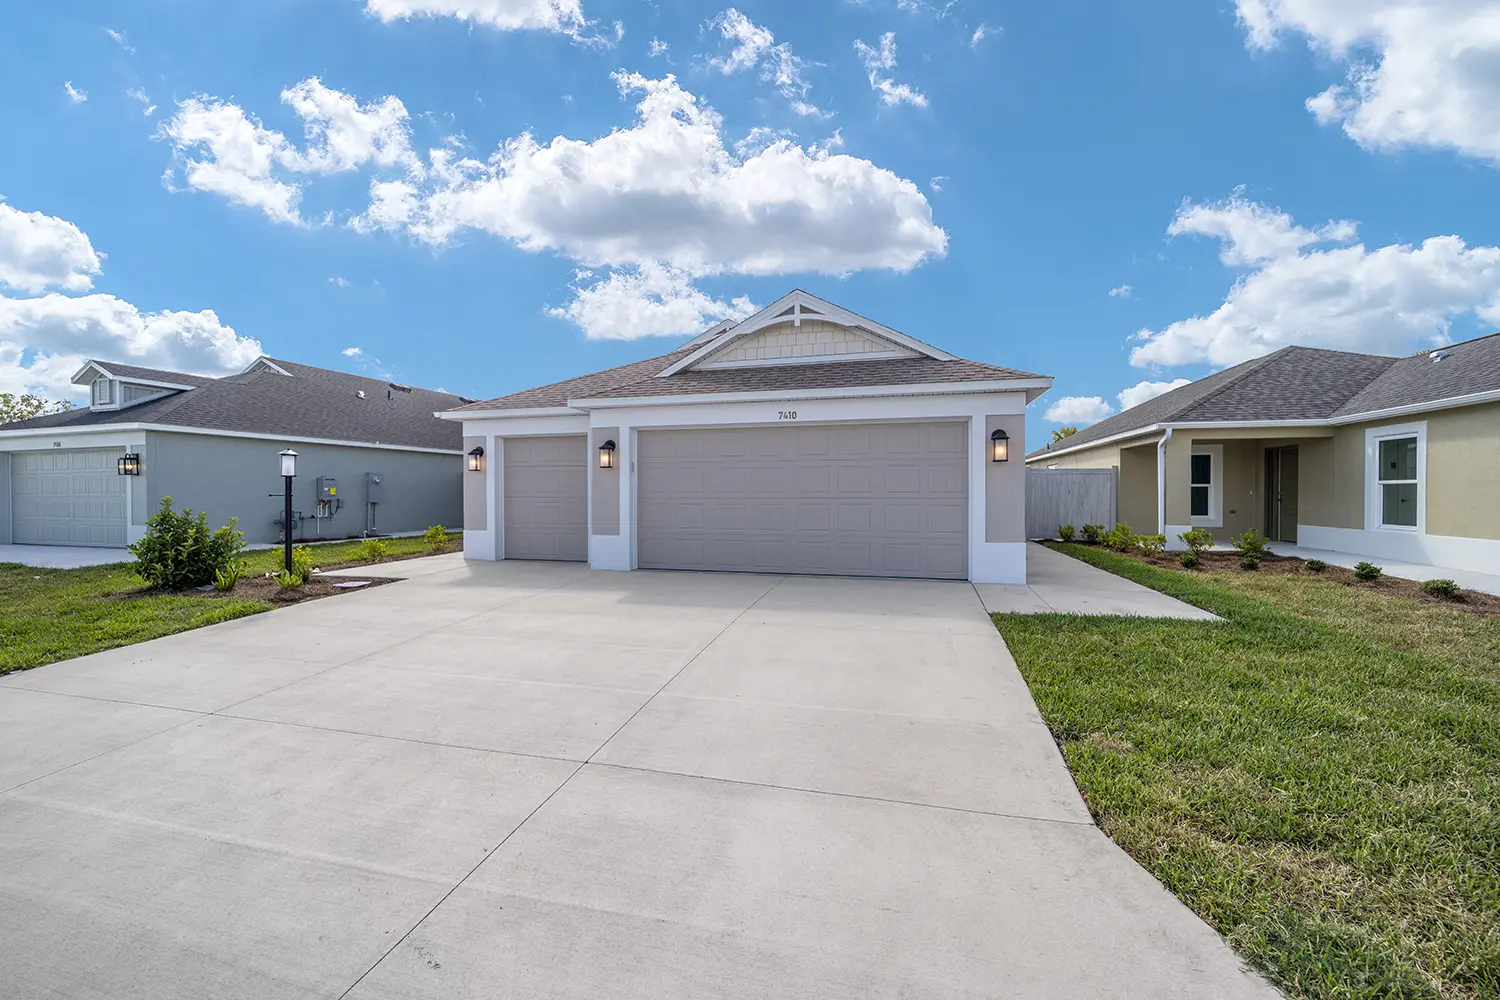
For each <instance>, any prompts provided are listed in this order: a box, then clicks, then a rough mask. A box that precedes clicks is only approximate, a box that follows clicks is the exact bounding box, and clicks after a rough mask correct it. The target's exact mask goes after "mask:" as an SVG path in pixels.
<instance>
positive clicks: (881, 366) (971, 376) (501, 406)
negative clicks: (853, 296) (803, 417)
mask: <svg viewBox="0 0 1500 1000" xmlns="http://www.w3.org/2000/svg"><path fill="white" fill-rule="evenodd" d="M803 307H807V308H810V309H811V310H816V312H815V313H814V312H807V313H804V314H803V315H804V316H805V317H806V318H808V319H818V320H824V321H829V322H833V323H838V324H840V325H848V326H851V327H852V328H856V329H859V330H861V331H862V332H864V333H868V334H873V335H874V336H875V337H878V338H879V339H881V340H886V341H889V342H891V343H892V345H894V347H895V348H896V349H899V350H900V352H901V353H902V355H904V356H899V357H898V356H892V357H889V358H877V359H865V360H847V361H845V360H837V361H808V362H800V361H798V360H794V359H788V358H779V359H776V361H775V363H767V364H754V363H751V364H746V365H744V366H743V367H733V368H729V367H701V368H700V367H695V365H696V364H698V363H700V362H706V361H708V360H710V359H712V358H713V357H714V356H716V355H717V354H719V353H720V352H721V351H722V350H724V349H725V348H726V347H727V346H728V345H729V344H730V343H732V342H734V341H736V340H739V339H741V338H744V337H748V336H753V335H754V334H755V333H757V332H758V331H760V330H763V329H766V328H767V327H770V326H774V325H776V324H778V323H785V322H787V321H788V320H791V319H793V317H792V316H787V315H783V313H785V312H786V310H788V309H798V310H800V309H802V308H803ZM998 381H1013V382H1016V383H1017V385H1016V387H1015V388H1016V389H1017V390H1024V391H1025V392H1026V398H1027V401H1028V402H1029V401H1030V400H1032V399H1035V398H1036V397H1037V396H1040V395H1041V394H1042V393H1043V392H1045V391H1046V390H1047V387H1048V386H1049V385H1051V381H1052V380H1051V378H1050V377H1049V376H1046V375H1035V374H1032V373H1031V372H1023V371H1017V370H1016V369H1014V368H1003V367H1001V366H999V365H989V364H984V363H982V362H979V361H967V360H965V359H963V358H956V357H954V356H953V355H951V354H948V353H947V352H945V351H942V350H940V349H939V348H936V347H933V346H932V345H931V344H925V343H923V342H922V341H919V340H916V339H915V338H913V337H909V336H907V335H906V334H903V333H899V332H897V331H895V330H892V329H890V328H889V327H886V326H882V325H881V324H879V323H876V322H874V321H873V320H868V319H865V318H864V317H862V316H859V315H858V314H856V313H852V312H849V311H848V310H846V309H843V308H842V307H840V306H836V305H834V304H833V303H831V302H826V301H825V300H823V299H820V298H818V297H816V296H814V295H809V294H808V293H807V292H804V291H801V290H800V289H799V290H797V291H794V292H792V293H790V294H788V295H785V296H783V297H782V298H780V299H777V300H776V301H775V302H773V303H771V304H770V305H769V306H767V307H766V308H764V309H762V310H760V312H758V313H756V314H755V315H754V316H751V317H748V318H747V319H745V320H743V321H741V322H740V323H720V324H717V325H716V326H713V327H710V328H709V329H708V330H706V331H704V332H703V333H702V334H700V335H698V336H697V337H694V338H693V339H692V340H690V341H688V342H687V343H686V344H683V345H682V346H681V347H678V348H677V349H675V350H672V351H669V352H667V353H666V354H659V355H657V356H656V357H653V358H645V359H643V360H641V361H634V362H631V363H630V364H626V365H619V366H617V367H615V368H606V369H604V370H603V371H598V372H592V373H590V374H588V375H580V376H578V377H576V378H570V379H564V380H562V381H561V382H553V383H551V384H549V385H543V386H537V387H536V388H534V389H526V390H523V391H521V392H513V393H510V394H508V395H505V396H497V397H495V398H494V399H487V400H484V401H483V402H479V403H470V404H468V405H465V406H460V407H456V408H455V409H454V410H453V411H451V412H453V413H456V414H463V413H466V412H467V413H478V412H494V411H505V410H532V409H556V408H560V407H568V406H573V405H577V406H579V407H586V406H587V404H588V403H589V402H590V401H603V400H616V399H637V400H644V399H648V398H654V397H672V396H684V397H690V396H704V395H712V394H718V393H731V394H733V393H743V394H746V395H750V394H764V393H773V392H806V391H815V390H837V389H851V390H855V391H856V392H857V391H858V390H860V389H869V388H873V387H876V386H894V387H900V386H918V385H922V386H926V385H960V386H961V385H963V384H965V383H980V382H998Z"/></svg>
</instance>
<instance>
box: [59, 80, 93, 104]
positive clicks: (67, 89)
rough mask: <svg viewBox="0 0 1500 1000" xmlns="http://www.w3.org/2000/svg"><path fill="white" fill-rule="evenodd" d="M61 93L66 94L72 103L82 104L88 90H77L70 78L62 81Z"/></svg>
mask: <svg viewBox="0 0 1500 1000" xmlns="http://www.w3.org/2000/svg"><path fill="white" fill-rule="evenodd" d="M63 93H65V94H67V95H68V100H70V101H72V102H73V103H74V104H82V103H83V102H84V101H86V100H88V99H89V92H88V91H87V90H79V89H78V88H77V87H75V86H73V81H72V80H64V81H63Z"/></svg>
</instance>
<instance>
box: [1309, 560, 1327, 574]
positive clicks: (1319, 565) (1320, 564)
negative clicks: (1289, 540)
mask: <svg viewBox="0 0 1500 1000" xmlns="http://www.w3.org/2000/svg"><path fill="white" fill-rule="evenodd" d="M1303 565H1305V566H1306V567H1307V568H1308V569H1310V570H1312V571H1313V572H1314V573H1321V572H1323V571H1324V570H1325V569H1327V568H1328V564H1327V563H1326V562H1324V561H1323V560H1321V559H1309V560H1308V561H1307V562H1306V563H1304V564H1303Z"/></svg>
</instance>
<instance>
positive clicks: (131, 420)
mask: <svg viewBox="0 0 1500 1000" xmlns="http://www.w3.org/2000/svg"><path fill="white" fill-rule="evenodd" d="M268 360H274V363H275V364H276V366H277V367H279V368H281V369H282V370H283V371H285V372H287V375H279V374H277V373H276V372H275V371H273V370H271V369H269V368H266V367H264V366H261V367H256V366H254V365H252V366H251V370H249V371H246V372H242V373H240V374H238V375H228V376H225V377H223V378H208V377H205V376H202V375H187V374H185V373H182V372H167V371H159V370H157V369H141V368H135V367H133V366H130V365H119V364H115V363H113V362H109V361H103V362H98V363H97V365H96V367H102V368H103V369H104V370H106V371H108V372H109V373H110V374H112V375H116V376H119V377H122V378H125V377H127V376H124V375H123V374H121V373H122V372H126V371H131V372H141V371H150V372H154V373H155V374H156V375H161V376H163V377H162V378H159V379H153V381H163V382H173V381H176V382H181V383H184V384H190V383H189V380H191V383H196V384H197V387H196V388H194V389H191V390H188V391H185V392H175V393H172V394H170V395H166V396H163V397H161V398H160V399H152V400H149V401H147V402H143V403H138V404H136V405H134V406H127V407H125V408H123V409H119V410H106V411H97V410H89V409H77V410H68V411H66V412H64V413H54V414H50V415H48V416H45V417H33V418H31V419H30V420H19V421H16V422H14V423H9V424H3V425H0V432H9V431H26V430H43V429H49V430H50V429H55V428H62V427H91V426H99V427H108V426H110V425H111V424H157V425H162V426H166V427H181V428H185V429H186V428H192V429H199V430H204V431H208V432H213V431H226V432H230V433H235V434H261V435H265V436H267V437H278V438H281V437H284V438H313V439H321V440H330V441H357V442H361V443H366V444H384V445H393V446H397V447H406V448H430V449H436V450H442V451H454V452H457V451H462V450H463V431H462V429H461V428H459V427H456V426H454V425H453V424H452V423H450V422H448V421H444V420H439V419H437V418H436V417H434V416H433V412H434V411H436V410H443V409H449V408H451V407H453V406H455V405H462V404H463V403H467V402H469V400H466V399H464V398H463V397H462V396H455V395H452V394H451V393H446V392H434V391H432V390H429V389H410V390H409V391H400V390H398V389H396V388H394V387H393V383H391V382H388V381H385V380H383V379H375V378H366V377H365V376H362V375H350V374H348V373H346V372H335V371H329V370H328V369H325V368H314V367H312V366H311V365H299V364H296V363H295V362H291V361H283V360H279V359H268ZM288 375H289V376H290V377H288ZM360 392H363V393H364V397H363V398H361V397H360V396H359V395H358V393H360Z"/></svg>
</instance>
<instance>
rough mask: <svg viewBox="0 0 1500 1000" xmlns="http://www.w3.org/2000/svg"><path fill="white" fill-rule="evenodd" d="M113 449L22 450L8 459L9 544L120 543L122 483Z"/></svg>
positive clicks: (122, 536) (123, 513)
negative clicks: (9, 491) (9, 490)
mask: <svg viewBox="0 0 1500 1000" xmlns="http://www.w3.org/2000/svg"><path fill="white" fill-rule="evenodd" d="M121 454H122V452H121V451H120V450H119V449H114V450H97V451H83V450H57V451H29V452H27V451H23V452H15V453H13V454H12V455H11V456H10V483H11V486H10V489H11V496H10V510H11V541H13V542H15V543H17V544H20V545H27V544H30V545H92V546H102V547H118V546H123V545H124V544H125V524H126V520H127V513H126V508H125V484H126V483H127V482H128V480H126V479H124V478H122V477H120V476H118V475H116V473H115V460H116V459H118V458H119V457H120V455H121Z"/></svg>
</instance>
